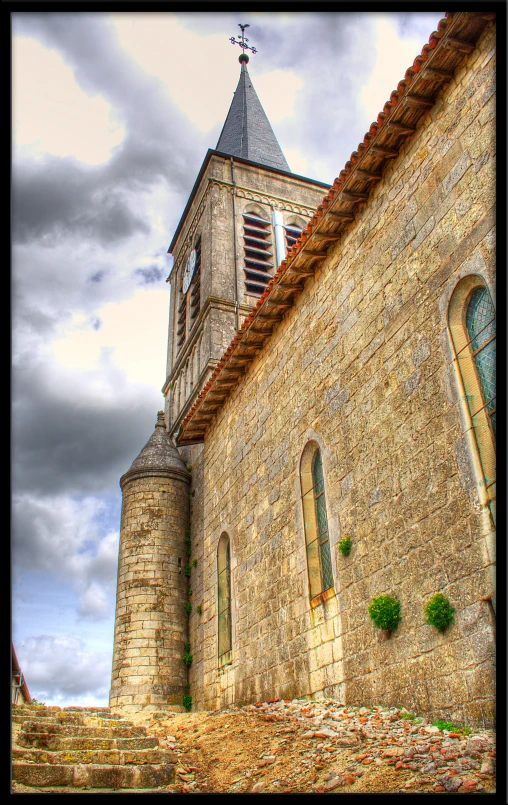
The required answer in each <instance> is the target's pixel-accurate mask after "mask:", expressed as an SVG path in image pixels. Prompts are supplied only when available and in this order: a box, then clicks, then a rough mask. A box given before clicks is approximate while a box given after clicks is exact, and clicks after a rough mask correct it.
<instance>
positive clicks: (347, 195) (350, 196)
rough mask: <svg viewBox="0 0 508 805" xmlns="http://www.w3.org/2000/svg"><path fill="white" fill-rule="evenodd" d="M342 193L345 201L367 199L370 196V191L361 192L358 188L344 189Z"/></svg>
mask: <svg viewBox="0 0 508 805" xmlns="http://www.w3.org/2000/svg"><path fill="white" fill-rule="evenodd" d="M340 195H341V196H342V198H343V199H344V201H355V202H356V201H367V200H368V198H369V194H368V193H361V192H360V191H358V190H356V191H355V190H342V191H341V193H340Z"/></svg>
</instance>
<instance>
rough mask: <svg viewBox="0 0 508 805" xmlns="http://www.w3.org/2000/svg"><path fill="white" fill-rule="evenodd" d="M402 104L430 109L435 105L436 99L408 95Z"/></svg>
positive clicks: (411, 107)
mask: <svg viewBox="0 0 508 805" xmlns="http://www.w3.org/2000/svg"><path fill="white" fill-rule="evenodd" d="M402 106H408V107H409V108H410V109H422V110H424V111H428V110H429V109H432V107H433V106H434V101H429V99H428V98H422V97H421V96H420V95H406V96H405V98H402Z"/></svg>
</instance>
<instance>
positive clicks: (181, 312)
mask: <svg viewBox="0 0 508 805" xmlns="http://www.w3.org/2000/svg"><path fill="white" fill-rule="evenodd" d="M179 298H180V304H179V305H178V324H177V328H176V345H177V347H181V346H182V344H184V343H185V337H186V332H185V330H186V326H187V296H186V294H184V292H183V289H182V286H180V293H179Z"/></svg>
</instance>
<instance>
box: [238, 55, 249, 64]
mask: <svg viewBox="0 0 508 805" xmlns="http://www.w3.org/2000/svg"><path fill="white" fill-rule="evenodd" d="M238 61H239V62H240V64H242V63H243V64H247V62H248V61H249V57H248V56H247V54H246V53H240V55H239V56H238Z"/></svg>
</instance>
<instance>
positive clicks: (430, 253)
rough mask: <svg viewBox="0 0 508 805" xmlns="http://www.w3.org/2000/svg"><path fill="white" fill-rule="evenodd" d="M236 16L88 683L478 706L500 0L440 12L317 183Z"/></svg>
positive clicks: (490, 555) (483, 633) (177, 237)
mask: <svg viewBox="0 0 508 805" xmlns="http://www.w3.org/2000/svg"><path fill="white" fill-rule="evenodd" d="M240 27H241V28H242V40H241V42H239V43H238V44H240V45H241V48H242V53H241V55H240V59H239V61H240V78H239V82H238V86H237V89H236V92H235V94H234V97H233V101H232V103H231V107H230V110H229V113H228V115H227V118H226V121H225V123H224V126H223V129H222V132H221V134H220V137H219V140H218V143H217V146H216V148H215V149H210V150H209V151H208V153H207V155H206V157H205V159H204V162H203V164H202V166H201V169H200V171H199V174H198V176H197V178H196V181H195V184H194V187H193V189H192V192H191V194H190V197H189V200H188V202H187V205H186V207H185V209H184V211H183V213H182V216H181V219H180V222H179V224H178V226H177V229H176V231H175V233H174V235H173V238H172V240H171V244H170V246H169V252H170V254H171V255H172V256H173V266H172V269H171V273H170V276H169V277H168V282H169V284H170V288H171V293H170V314H169V339H168V358H167V372H166V379H165V382H164V386H163V394H164V397H165V410H164V411H160V412H159V414H158V417H157V422H156V425H155V430H154V433H153V434H152V436H151V437H150V439H149V440H148V442H147V444H146V445H145V447H144V448H143V449H142V451H141V453H140V454H139V456H138V457H137V458H135V460H134V461H133V463H132V465H131V467H130V468H129V469H128V470H127V471H126V472H125V474H124V475H123V476H122V478H121V481H120V485H121V488H122V495H123V498H122V499H123V503H122V522H121V531H120V551H119V564H118V583H117V605H116V619H115V637H114V657H113V673H112V684H111V691H110V706H111V707H112V708H113V709H114V710H115V711H118V712H121V713H122V714H123V715H126V716H127V717H128V716H129V714H131V713H134V712H137V711H142V710H147V711H164V710H183V708H184V707H186V708H187V709H190V708H192V709H193V710H203V709H205V710H213V709H217V708H221V707H225V706H230V705H232V704H236V705H241V704H246V703H249V702H256V701H259V700H265V701H266V700H270V699H278V698H284V699H291V698H294V697H303V696H306V697H311V698H312V697H313V698H334V699H338V700H340V701H341V702H343V703H346V704H348V703H349V704H353V705H367V706H369V705H375V704H383V705H386V706H391V705H396V706H399V707H402V706H403V707H406V708H407V709H408V710H410V711H411V712H414V713H417V714H421V715H426V717H433V716H435V717H439V718H446V719H450V720H454V721H459V722H465V723H467V724H470V725H479V726H480V725H483V726H492V723H493V719H494V712H495V709H494V708H495V705H494V662H495V611H496V595H495V520H496V515H495V500H496V462H495V421H496V391H495V343H496V342H495V198H494V176H495V14H493V13H490V12H464V11H460V12H449V13H448V14H447V15H446V18H445V19H443V20H441V22H440V23H439V26H438V30H437V31H434V32H433V33H432V34H431V35H430V38H429V43H428V44H427V45H425V46H424V47H423V49H422V51H421V54H420V55H418V56H417V57H416V58H415V60H414V63H413V65H412V66H411V67H410V68H409V69H408V70H407V71H406V74H405V76H404V79H403V80H402V81H400V83H399V84H398V86H397V89H396V90H394V91H393V92H392V93H391V95H390V97H389V100H388V101H387V103H386V104H385V106H384V108H383V110H382V111H381V112H380V113H379V115H378V117H377V120H376V121H375V122H374V123H372V124H371V126H370V129H369V131H368V132H367V133H366V134H365V137H364V139H363V141H362V142H361V143H360V144H359V145H358V146H357V150H355V151H353V153H352V154H351V157H350V159H349V160H348V161H347V162H346V165H345V166H344V167H343V168H342V169H341V170H340V172H339V173H338V178H337V179H336V180H335V181H334V183H333V185H332V186H331V187H329V186H327V185H324V184H323V183H321V182H318V181H313V180H312V179H309V178H306V177H303V176H299V175H297V174H294V173H292V172H291V170H290V168H289V166H288V164H287V162H286V159H285V157H284V155H283V153H282V151H281V148H280V146H279V144H278V142H277V139H276V137H275V134H274V132H273V130H272V127H271V125H270V122H269V120H268V119H267V116H266V114H265V112H264V109H263V106H262V103H261V101H260V99H259V98H258V96H257V94H256V91H255V89H254V86H253V84H252V80H251V78H250V75H249V72H248V66H247V65H248V61H249V59H248V55H247V53H246V50H249V48H248V46H246V45H245V42H244V37H243V33H244V26H240ZM387 94H388V93H387ZM309 113H310V111H309ZM337 167H338V169H339V168H340V166H337ZM436 612H438V614H439V613H440V616H439V617H437V616H436ZM376 613H377V614H376ZM432 613H434V614H432ZM440 618H441V619H440Z"/></svg>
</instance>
